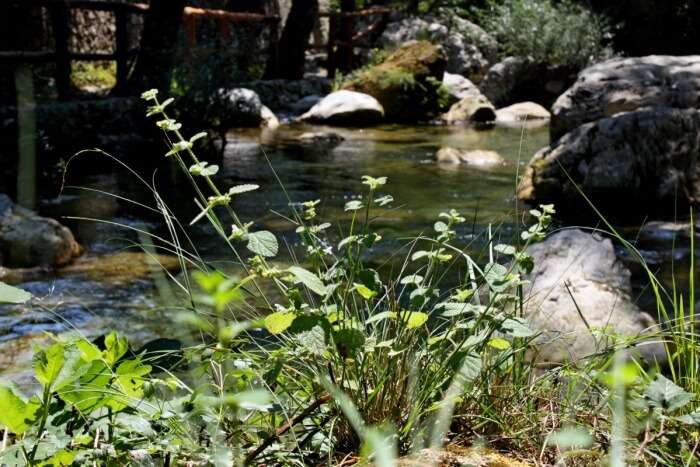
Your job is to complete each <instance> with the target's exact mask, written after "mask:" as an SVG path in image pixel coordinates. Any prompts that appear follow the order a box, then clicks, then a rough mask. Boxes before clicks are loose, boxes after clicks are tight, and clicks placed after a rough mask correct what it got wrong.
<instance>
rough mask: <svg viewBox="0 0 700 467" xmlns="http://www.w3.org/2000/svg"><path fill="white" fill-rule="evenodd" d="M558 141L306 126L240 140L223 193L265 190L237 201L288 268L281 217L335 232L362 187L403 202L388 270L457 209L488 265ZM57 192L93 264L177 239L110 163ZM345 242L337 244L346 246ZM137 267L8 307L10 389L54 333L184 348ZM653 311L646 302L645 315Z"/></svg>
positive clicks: (238, 136)
mask: <svg viewBox="0 0 700 467" xmlns="http://www.w3.org/2000/svg"><path fill="white" fill-rule="evenodd" d="M329 131H333V132H335V133H337V134H339V135H341V136H342V137H344V138H345V139H344V141H342V143H340V144H339V145H337V146H335V147H330V146H329V147H323V146H322V145H308V144H306V145H305V144H302V143H300V142H299V140H298V136H299V135H301V134H303V133H306V132H329ZM548 140H549V134H548V129H547V128H546V127H544V128H540V129H532V130H526V131H522V130H519V129H509V128H500V127H496V128H494V129H491V130H486V131H477V130H474V129H472V128H466V127H455V126H399V125H384V126H379V127H376V128H369V129H338V128H335V129H331V128H327V127H319V126H311V125H305V124H296V123H295V124H289V125H283V126H282V127H280V128H279V129H278V130H277V131H275V132H270V131H269V130H263V131H261V130H257V129H256V130H237V131H235V132H231V133H230V134H229V135H228V142H227V145H226V149H225V154H224V158H223V161H221V162H220V163H219V165H220V171H219V173H218V174H217V175H216V177H215V178H216V180H217V183H218V184H219V186H220V187H229V186H233V185H236V184H241V183H255V184H258V185H260V187H261V188H260V189H259V190H258V191H255V192H251V193H247V194H245V195H243V196H241V197H240V198H238V201H237V202H236V203H235V204H234V208H235V209H236V211H237V213H238V214H239V216H240V217H241V218H242V219H243V220H244V221H254V222H255V226H256V228H257V229H260V228H266V229H269V230H271V231H273V232H275V233H276V234H277V235H278V239H279V240H280V245H281V247H280V250H281V252H282V253H281V255H280V258H279V260H280V261H282V262H284V261H289V259H290V254H289V252H288V250H289V249H291V250H294V248H295V246H296V244H295V242H296V239H295V234H294V228H293V226H291V224H290V223H289V222H287V221H286V220H285V219H284V218H283V217H282V215H288V214H289V211H290V208H289V202H288V199H287V196H289V198H291V200H292V201H293V202H303V201H308V200H315V199H320V200H322V201H321V204H320V205H319V209H318V210H319V219H322V220H324V221H329V222H332V223H334V224H335V223H336V222H338V221H343V220H347V219H349V216H348V213H345V212H344V211H343V206H344V205H345V203H346V202H347V201H349V200H350V199H353V197H356V196H357V193H362V192H363V188H365V187H364V185H362V184H361V182H360V178H361V176H362V175H372V176H375V177H377V176H386V177H388V179H389V181H388V183H387V185H385V186H384V187H383V190H382V192H381V194H391V195H392V196H393V197H394V200H395V201H394V203H393V204H392V205H391V208H383V209H381V210H379V211H377V214H378V217H377V218H376V220H375V225H377V227H378V228H379V229H380V232H381V234H382V235H383V236H384V238H385V240H383V241H382V242H380V243H379V244H378V246H377V247H376V248H375V250H374V251H373V253H374V254H375V255H376V257H377V258H387V257H389V256H390V254H391V253H392V252H394V251H395V250H396V249H397V248H399V247H400V246H401V245H403V244H405V243H406V242H407V240H408V238H410V237H412V236H415V235H419V234H420V233H421V232H424V231H428V230H429V229H430V230H432V225H433V223H434V221H435V220H436V219H437V217H438V215H439V214H440V212H443V211H446V210H449V209H456V210H457V211H459V212H460V213H462V214H463V215H464V216H465V217H466V218H467V219H468V221H467V222H466V223H465V224H464V225H462V226H461V228H460V231H459V237H458V239H457V243H458V244H460V245H466V244H471V245H472V246H471V247H470V249H471V250H473V251H474V254H479V251H482V252H483V245H484V244H485V243H486V241H485V239H486V232H487V231H488V229H489V226H491V230H492V232H494V236H496V237H500V238H501V239H502V240H503V241H510V240H512V239H513V238H514V236H515V234H516V233H517V232H518V230H519V229H520V228H521V227H522V225H523V224H522V212H520V210H521V209H522V208H521V207H518V208H517V209H518V211H516V202H515V197H514V192H515V184H516V174H517V173H518V171H521V170H522V169H523V168H524V166H525V164H526V163H527V161H528V160H529V159H530V158H531V157H532V155H533V154H534V153H535V152H536V151H537V150H539V149H540V148H542V147H544V146H545V145H546V144H547V143H548ZM445 146H449V147H456V148H464V149H487V150H493V151H496V152H498V153H499V154H500V155H502V156H503V157H504V159H505V160H506V164H504V165H503V166H500V167H497V168H493V169H489V170H479V169H475V168H473V167H468V166H464V165H447V166H446V165H441V164H438V163H436V162H435V161H434V159H433V157H434V154H435V152H436V151H437V150H438V149H439V148H441V147H445ZM164 153H165V147H164V149H163V151H162V152H161V153H155V154H154V153H144V154H138V155H137V157H136V158H133V157H132V159H136V160H137V163H136V164H134V167H133V170H134V171H136V172H137V173H138V174H139V175H140V176H141V177H142V178H143V180H145V181H146V182H147V183H151V182H152V183H154V184H155V186H156V188H157V190H158V192H159V193H160V194H161V196H162V197H163V199H164V201H165V203H166V204H167V205H168V206H169V207H170V208H171V209H172V211H173V212H174V213H175V214H176V216H177V217H178V219H180V221H181V222H182V224H184V225H187V224H189V222H190V220H191V219H192V218H194V217H195V216H196V215H197V212H198V209H197V208H196V206H195V205H194V193H193V191H192V189H191V187H190V185H189V182H188V181H187V179H186V178H185V177H184V176H182V175H181V174H180V173H179V172H178V169H177V167H175V166H174V164H173V163H172V162H171V161H170V160H167V159H166V158H165V157H164V156H163V154H164ZM272 169H274V172H273V170H272ZM277 177H278V178H279V180H281V182H282V184H283V187H284V189H283V188H282V186H280V184H279V183H278V181H277ZM53 185H55V186H53ZM53 185H52V187H51V190H44V191H51V192H52V193H53V195H46V194H45V196H42V204H41V207H40V209H39V211H40V213H41V214H43V215H47V216H51V217H55V218H57V219H59V220H61V222H63V223H65V224H66V225H68V226H69V227H70V228H71V229H72V230H73V232H74V234H75V236H76V238H77V239H78V241H79V242H80V243H81V244H82V245H84V246H85V248H86V253H85V255H86V256H87V257H88V258H91V257H94V258H104V257H107V256H106V255H112V254H114V253H116V252H120V251H123V250H124V249H125V248H129V247H131V248H132V249H133V248H134V246H135V245H137V244H139V243H148V240H147V236H145V235H143V234H142V235H139V234H138V233H137V232H136V229H138V230H141V231H144V232H149V233H151V234H154V235H160V236H168V231H167V228H166V226H165V225H164V222H163V220H162V217H161V216H160V215H159V214H158V213H156V212H152V211H149V210H147V209H145V208H143V207H141V206H139V205H137V204H134V203H132V202H129V201H127V199H128V200H132V201H134V202H137V203H142V204H144V205H148V206H153V207H155V202H154V198H153V195H152V193H151V192H150V190H149V189H148V187H147V186H146V184H145V183H144V182H143V181H141V180H139V178H138V177H137V176H136V175H134V174H132V173H131V172H129V171H128V170H126V169H124V168H123V167H121V166H120V165H119V164H117V163H116V162H114V161H113V160H110V159H108V158H107V157H105V156H99V155H95V154H89V155H86V156H84V157H80V158H78V159H75V160H74V161H73V162H71V164H70V165H69V168H68V174H67V177H66V187H65V188H64V190H63V192H62V194H61V195H60V196H58V197H57V196H55V194H56V193H58V188H59V185H60V184H59V183H57V182H54V183H53ZM76 187H77V188H76ZM106 193H111V194H113V195H116V196H119V197H115V196H109V195H107V194H106ZM285 193H286V194H285ZM277 213H279V214H277ZM516 216H517V217H516ZM75 217H80V218H90V219H99V220H100V221H95V220H79V219H74V218H75ZM624 231H625V232H626V233H627V234H629V236H630V238H637V232H638V231H639V227H638V226H626V230H624ZM330 232H333V229H331V230H330ZM188 234H189V235H190V238H191V240H192V243H193V244H194V245H195V246H196V250H197V254H199V255H200V256H202V257H203V258H206V259H207V260H209V261H211V262H212V263H215V262H218V263H217V264H220V265H221V267H226V264H227V263H232V262H233V258H232V257H231V254H230V252H229V251H227V249H226V247H225V245H223V243H222V242H221V241H220V240H219V238H218V237H217V236H216V234H215V233H214V231H213V229H212V228H211V227H210V226H208V225H207V223H206V222H204V221H202V222H199V223H197V224H195V225H194V226H193V227H191V228H188ZM333 235H335V237H338V235H337V233H331V236H333ZM647 237H648V239H647V240H645V238H647ZM647 237H644V236H641V237H639V238H640V241H641V242H642V243H643V242H644V241H646V242H647V244H648V247H647V248H646V249H645V246H644V244H640V248H641V249H642V250H643V252H644V253H645V257H648V259H650V261H653V264H654V265H656V266H657V267H658V268H659V270H660V271H661V273H662V277H665V278H667V276H668V274H669V271H670V266H669V265H670V264H671V260H675V261H681V262H682V261H684V260H686V259H687V256H688V254H687V249H686V250H683V248H682V247H679V245H676V246H675V248H673V250H670V249H669V244H670V243H669V240H668V239H665V238H663V237H662V236H661V237H660V236H658V235H653V234H650V235H648V236H647ZM621 253H622V256H623V257H625V255H624V252H621ZM399 256H401V255H399ZM404 256H405V255H404ZM401 258H403V256H401ZM131 261H132V260H131V259H129V257H125V258H123V260H122V263H119V264H116V263H115V264H112V263H108V264H107V266H106V267H105V266H104V265H102V266H101V267H102V269H100V268H97V269H96V270H95V271H93V273H92V274H90V273H82V274H47V275H46V276H45V277H41V278H39V279H38V280H31V281H28V282H24V283H20V284H18V285H19V287H21V288H24V289H26V290H28V291H30V292H32V293H33V294H34V295H35V297H36V299H35V304H34V305H30V306H5V307H0V376H9V377H10V378H12V379H15V380H17V381H20V382H21V381H23V380H25V379H26V378H28V372H27V369H28V368H29V367H30V365H31V354H32V346H33V345H34V344H36V343H41V342H46V341H47V340H48V339H49V337H47V334H46V333H47V332H50V333H64V332H76V331H77V332H82V333H84V334H85V335H87V336H89V337H95V336H98V335H100V334H102V333H104V332H105V331H106V330H108V329H116V330H118V331H120V332H123V333H125V334H127V335H128V336H129V337H130V339H131V340H132V342H133V343H134V346H138V345H139V344H140V343H143V342H145V341H146V340H148V339H151V338H153V337H157V336H172V335H173V334H174V331H175V330H174V329H173V326H175V324H173V321H172V319H170V314H171V313H172V307H173V306H177V300H178V299H180V297H178V296H177V295H176V296H173V294H174V292H173V291H172V288H171V287H169V286H168V284H167V282H166V281H162V280H161V281H159V282H158V281H155V282H154V280H153V279H152V275H151V274H149V273H148V270H147V269H144V268H140V267H137V266H136V265H135V263H131ZM630 264H631V263H630ZM115 271H116V272H115ZM633 271H634V269H633ZM635 277H637V280H636V282H635V290H636V291H639V292H640V293H641V292H642V291H643V285H644V284H643V281H642V280H641V279H640V274H639V271H636V272H635ZM644 300H645V299H644V297H643V296H642V298H641V301H640V303H644ZM37 303H38V304H37ZM180 303H182V302H180Z"/></svg>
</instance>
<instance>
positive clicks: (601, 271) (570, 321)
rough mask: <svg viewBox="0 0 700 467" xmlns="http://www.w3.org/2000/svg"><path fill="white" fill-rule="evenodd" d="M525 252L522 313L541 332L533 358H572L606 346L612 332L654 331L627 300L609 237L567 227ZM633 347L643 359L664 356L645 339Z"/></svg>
mask: <svg viewBox="0 0 700 467" xmlns="http://www.w3.org/2000/svg"><path fill="white" fill-rule="evenodd" d="M527 252H528V253H529V254H530V255H532V256H533V258H534V262H535V267H534V269H533V270H532V272H531V273H530V274H529V275H528V276H527V277H525V279H526V280H528V281H529V283H528V284H527V285H526V286H525V288H524V290H523V294H524V297H525V301H524V303H525V305H524V310H523V311H524V314H525V316H526V318H527V319H528V321H529V323H530V326H531V328H532V329H533V330H534V331H536V332H539V333H541V335H540V337H538V343H539V346H538V354H537V355H536V356H535V359H536V360H537V361H539V362H543V363H550V364H557V363H562V362H565V361H571V360H573V361H576V360H579V359H581V358H585V357H587V356H590V355H593V354H595V353H596V352H599V351H603V350H605V349H607V348H608V347H610V346H611V345H612V344H613V341H614V339H615V338H616V336H620V338H633V337H640V336H643V335H644V334H646V333H649V332H655V331H658V330H659V329H658V328H657V325H656V322H655V320H654V319H653V318H652V317H651V316H650V315H649V314H647V313H644V312H643V311H641V310H640V309H639V308H638V307H637V305H636V304H635V303H634V302H633V301H632V299H631V293H632V286H631V282H630V272H629V271H628V270H627V269H626V268H625V267H624V266H623V265H622V263H621V262H620V261H619V260H618V259H617V257H616V256H615V250H614V248H613V244H612V242H611V241H610V240H609V239H603V238H601V237H598V236H595V235H593V234H590V233H587V232H584V231H581V230H578V229H567V230H563V231H559V232H557V233H555V234H553V235H551V236H549V237H548V238H547V239H546V240H545V241H544V242H541V243H536V244H534V245H531V246H530V247H528V249H527ZM579 311H580V314H581V315H582V316H583V318H582V317H581V315H579ZM584 319H585V322H584ZM586 323H587V324H586ZM589 327H590V329H589ZM594 335H595V337H594ZM637 348H638V350H639V351H640V352H641V353H642V355H643V356H644V357H645V358H646V359H647V360H653V359H654V358H656V359H658V360H659V361H662V360H664V358H665V353H664V349H663V345H661V344H659V343H656V342H651V339H649V341H645V342H642V343H639V344H637Z"/></svg>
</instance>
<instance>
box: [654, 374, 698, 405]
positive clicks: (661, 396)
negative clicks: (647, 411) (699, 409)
mask: <svg viewBox="0 0 700 467" xmlns="http://www.w3.org/2000/svg"><path fill="white" fill-rule="evenodd" d="M644 396H645V397H646V398H647V400H648V401H649V402H650V404H651V405H652V406H653V407H658V408H660V409H662V410H665V411H668V412H673V411H675V410H678V409H680V408H682V407H685V406H686V405H688V404H689V403H690V402H691V401H692V400H693V398H694V396H693V394H691V393H689V392H686V391H684V390H683V388H681V387H679V386H678V385H676V384H675V383H674V382H673V381H671V380H670V379H668V378H666V377H665V376H663V375H661V374H658V375H656V379H655V380H654V381H652V382H651V383H650V384H649V386H647V389H646V391H644Z"/></svg>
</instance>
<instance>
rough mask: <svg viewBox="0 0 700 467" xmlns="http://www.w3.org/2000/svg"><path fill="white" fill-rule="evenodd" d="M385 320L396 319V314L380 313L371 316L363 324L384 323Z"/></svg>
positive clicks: (390, 312)
mask: <svg viewBox="0 0 700 467" xmlns="http://www.w3.org/2000/svg"><path fill="white" fill-rule="evenodd" d="M385 319H396V313H394V312H393V311H382V312H381V313H377V314H376V315H372V316H370V317H369V318H367V320H366V321H365V324H372V323H376V322H378V321H384V320H385Z"/></svg>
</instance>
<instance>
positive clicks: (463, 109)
mask: <svg viewBox="0 0 700 467" xmlns="http://www.w3.org/2000/svg"><path fill="white" fill-rule="evenodd" d="M442 120H443V121H444V122H445V123H448V124H450V125H454V124H459V123H468V122H474V123H492V122H494V121H495V120H496V109H495V107H494V106H493V104H491V102H489V100H488V99H487V98H486V97H485V96H483V95H482V94H481V93H479V94H473V95H470V96H466V97H464V98H463V99H462V100H460V101H459V102H457V103H456V104H454V105H453V106H452V107H450V110H448V111H447V113H445V114H444V115H443V116H442Z"/></svg>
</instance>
